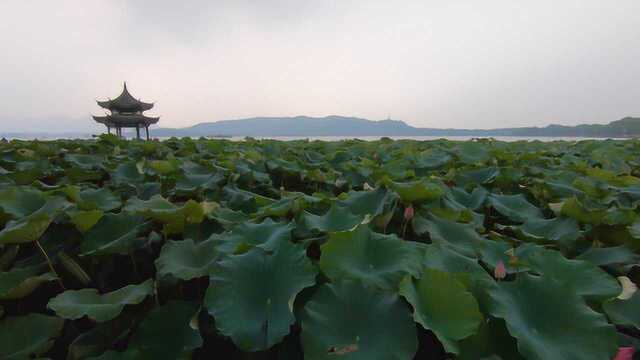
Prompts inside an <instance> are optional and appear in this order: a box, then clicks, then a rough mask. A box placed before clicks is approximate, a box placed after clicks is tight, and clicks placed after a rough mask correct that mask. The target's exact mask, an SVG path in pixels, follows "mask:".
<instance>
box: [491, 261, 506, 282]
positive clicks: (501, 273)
mask: <svg viewBox="0 0 640 360" xmlns="http://www.w3.org/2000/svg"><path fill="white" fill-rule="evenodd" d="M493 276H494V277H495V278H496V279H498V280H501V279H504V278H505V277H506V276H507V268H506V267H505V266H504V263H503V262H502V260H500V261H498V265H496V269H495V270H494V271H493Z"/></svg>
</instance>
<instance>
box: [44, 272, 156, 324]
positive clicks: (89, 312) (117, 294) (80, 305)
mask: <svg viewBox="0 0 640 360" xmlns="http://www.w3.org/2000/svg"><path fill="white" fill-rule="evenodd" d="M152 291H153V280H151V279H149V280H147V281H145V282H143V283H141V284H139V285H127V286H125V287H123V288H121V289H118V290H116V291H112V292H110V293H106V294H99V293H98V291H97V290H96V289H81V290H67V291H65V292H63V293H62V294H60V295H58V296H56V297H54V298H53V299H51V300H50V301H49V304H48V305H47V307H48V308H49V309H51V310H53V311H55V312H56V314H57V315H58V316H60V317H62V318H65V319H71V320H75V319H79V318H81V317H83V316H87V317H88V318H90V319H91V320H94V321H97V322H105V321H109V320H112V319H114V318H116V317H117V316H118V315H120V313H121V312H122V309H123V308H124V306H125V305H134V304H139V303H141V302H142V301H143V300H144V298H146V297H147V296H149V295H150V294H151V293H152Z"/></svg>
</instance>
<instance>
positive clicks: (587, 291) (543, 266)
mask: <svg viewBox="0 0 640 360" xmlns="http://www.w3.org/2000/svg"><path fill="white" fill-rule="evenodd" d="M527 260H528V263H529V265H530V266H531V269H533V270H534V271H535V272H537V273H540V274H543V275H546V277H547V278H548V279H553V281H554V282H555V283H557V284H563V285H564V286H566V287H571V288H573V289H574V290H575V292H576V293H577V294H578V295H581V296H584V297H585V298H586V299H587V300H594V301H603V300H606V299H610V298H613V297H615V296H617V295H618V294H620V291H622V288H621V287H620V284H619V283H618V281H617V280H616V279H615V278H614V277H613V276H611V275H609V274H607V273H606V272H605V271H603V270H602V269H600V268H599V267H597V266H595V265H593V264H591V263H589V262H586V261H581V260H569V259H567V258H565V257H564V256H562V254H561V253H560V252H558V251H554V250H542V251H537V252H535V253H533V254H531V255H530V256H529V257H528V259H527Z"/></svg>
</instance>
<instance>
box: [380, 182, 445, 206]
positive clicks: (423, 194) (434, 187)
mask: <svg viewBox="0 0 640 360" xmlns="http://www.w3.org/2000/svg"><path fill="white" fill-rule="evenodd" d="M387 185H388V186H389V187H390V188H391V189H392V190H393V191H395V192H396V193H397V194H398V196H400V199H401V200H402V202H404V203H412V204H415V203H420V202H423V201H429V200H435V199H439V198H441V197H442V196H443V195H444V189H443V188H442V186H441V185H439V184H437V183H434V182H430V181H426V180H415V181H410V182H395V181H391V180H388V181H387Z"/></svg>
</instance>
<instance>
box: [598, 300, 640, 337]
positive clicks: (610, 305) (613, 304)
mask: <svg viewBox="0 0 640 360" xmlns="http://www.w3.org/2000/svg"><path fill="white" fill-rule="evenodd" d="M602 309H603V310H604V312H605V314H607V317H608V318H609V319H610V320H611V322H613V323H614V324H616V325H621V326H631V327H635V328H636V329H640V311H638V309H640V291H637V290H636V292H634V293H633V295H632V296H631V298H629V299H626V300H621V299H618V298H615V299H610V300H607V301H605V302H604V303H603V304H602Z"/></svg>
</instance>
